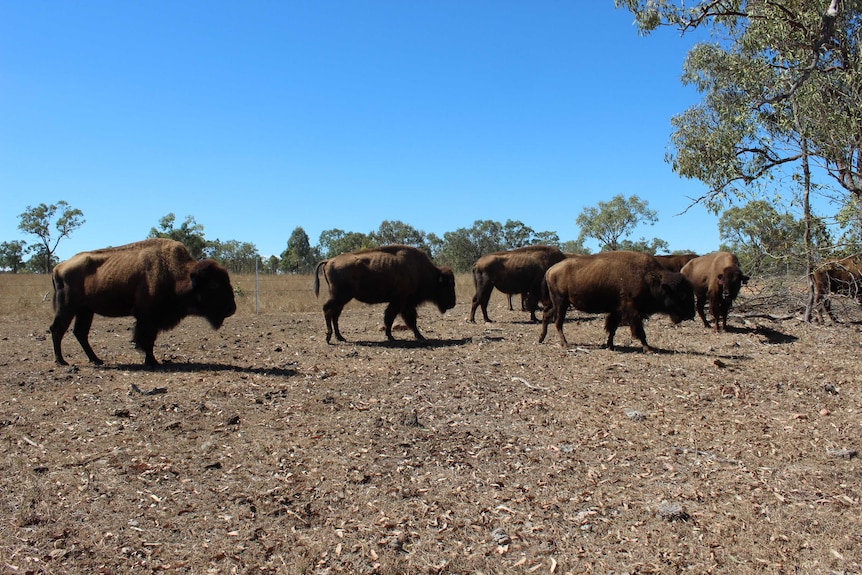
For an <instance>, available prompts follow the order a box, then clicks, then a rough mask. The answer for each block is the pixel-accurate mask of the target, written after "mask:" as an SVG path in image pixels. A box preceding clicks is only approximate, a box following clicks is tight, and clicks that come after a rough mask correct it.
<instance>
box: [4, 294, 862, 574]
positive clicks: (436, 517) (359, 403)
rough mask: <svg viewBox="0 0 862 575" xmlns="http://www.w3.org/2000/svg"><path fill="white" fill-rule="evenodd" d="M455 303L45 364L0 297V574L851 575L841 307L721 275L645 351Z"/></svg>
mask: <svg viewBox="0 0 862 575" xmlns="http://www.w3.org/2000/svg"><path fill="white" fill-rule="evenodd" d="M309 285H310V283H309ZM244 291H245V292H246V293H249V290H248V289H245V290H244ZM470 295H471V294H470V293H467V294H466V296H465V295H464V294H463V293H462V292H461V291H460V290H459V304H458V306H457V307H456V308H455V309H454V310H451V311H450V312H448V313H447V314H446V315H442V316H441V315H440V314H439V313H437V311H436V310H435V309H433V308H431V307H423V308H420V310H419V329H420V330H421V331H422V332H423V333H424V335H425V336H426V337H427V338H428V342H427V343H426V344H425V345H421V344H418V343H416V342H414V341H412V338H411V335H410V334H409V332H405V331H397V332H396V337H399V338H402V341H399V342H398V343H396V344H389V343H386V342H385V341H384V336H383V334H382V332H381V331H380V325H381V323H382V315H383V308H382V306H363V305H351V306H350V307H348V309H346V310H345V312H344V314H343V316H342V321H341V327H342V331H343V333H344V335H345V337H347V338H348V339H349V340H350V341H349V343H339V344H336V345H327V344H326V343H325V340H324V322H323V314H322V312H320V311H319V307H318V308H315V311H295V312H285V313H281V312H280V313H270V312H265V313H261V314H259V315H255V314H254V313H253V312H249V311H248V307H249V306H248V305H242V306H240V312H239V313H238V314H237V315H236V316H234V317H232V318H228V320H227V321H226V322H225V325H224V327H223V328H222V330H220V331H218V332H214V331H212V330H210V329H209V328H208V327H207V325H206V324H205V322H203V321H201V320H198V319H194V318H190V319H187V320H186V321H184V322H183V323H181V324H180V326H179V327H178V328H177V329H175V330H173V331H170V332H167V333H164V334H162V335H161V336H160V337H159V339H158V340H157V342H156V355H157V357H159V358H160V359H161V360H162V361H164V365H163V366H162V367H161V368H160V369H158V370H155V371H145V370H143V369H141V367H140V363H141V362H142V356H141V354H139V353H138V352H137V351H135V350H134V349H133V348H132V346H131V344H130V343H129V340H130V337H131V327H132V324H131V320H130V319H118V320H110V319H106V318H97V319H96V321H95V322H94V326H93V332H92V336H91V341H92V343H93V347H94V349H95V350H96V353H97V354H99V355H100V356H101V357H102V358H103V359H104V360H105V362H106V364H105V366H102V367H94V366H90V365H89V364H87V362H86V358H85V356H84V354H83V352H82V351H81V349H80V347H79V346H78V344H77V342H76V341H75V340H74V337H73V336H72V334H71V333H69V334H68V335H67V337H66V339H65V340H64V351H65V355H66V359H67V360H68V361H69V362H70V363H71V364H73V365H72V366H70V367H64V368H60V367H57V366H55V365H54V363H53V358H52V353H51V343H50V337H48V334H47V326H48V324H49V323H50V309H49V308H50V304H47V303H42V304H28V306H27V309H25V310H24V312H21V313H14V312H11V311H10V310H9V309H4V310H2V314H0V349H2V353H0V385H2V391H3V392H2V395H0V450H2V457H0V488H2V492H0V521H2V527H0V572H8V573H154V572H172V573H207V572H211V573H319V574H325V573H445V574H448V573H459V574H460V573H486V574H487V573H584V572H586V573H682V572H690V573H797V572H798V573H860V572H862V504H860V499H862V468H860V458H859V457H858V456H857V450H858V449H859V448H860V436H862V434H860V431H862V386H860V382H862V375H860V344H862V329H860V325H862V324H860V317H859V316H860V314H859V310H858V309H857V308H855V307H853V306H846V307H845V308H839V309H842V311H843V312H844V314H845V317H846V318H847V320H846V321H845V322H844V323H841V324H838V325H831V324H826V325H816V324H815V325H809V324H805V323H803V322H802V321H800V319H799V318H798V317H797V315H798V314H797V313H795V310H794V309H793V308H792V306H791V307H790V308H789V309H783V310H777V309H769V310H766V311H764V310H763V309H761V308H757V307H756V306H755V303H756V301H758V298H757V297H756V294H754V293H753V292H752V291H751V290H744V291H743V293H742V294H741V296H740V299H739V300H738V302H737V306H736V309H735V310H734V312H733V313H732V314H731V318H730V322H729V323H730V325H731V327H732V329H731V331H729V332H728V333H719V334H716V333H713V332H711V331H709V330H706V329H705V328H704V327H703V326H702V325H701V324H700V322H699V321H690V322H686V323H683V324H680V325H676V326H674V325H671V324H670V322H669V321H668V320H667V319H666V318H664V317H660V316H656V317H653V318H652V319H650V320H649V321H648V322H647V323H646V331H647V337H648V340H649V342H650V344H651V345H653V346H654V347H656V348H658V349H659V350H661V351H660V352H659V353H656V354H649V355H647V354H643V353H641V351H640V344H639V343H638V342H637V341H632V340H631V338H630V336H629V333H628V329H627V328H622V329H621V330H620V331H619V332H618V334H617V344H618V345H619V346H620V348H621V349H620V350H618V351H608V350H605V349H602V348H601V347H600V344H601V343H602V342H603V341H604V340H605V336H604V332H603V318H602V317H599V316H585V315H584V316H579V315H574V314H570V318H569V321H568V323H567V324H566V327H565V329H566V335H567V337H568V339H569V341H570V343H571V347H570V348H569V349H567V350H564V349H562V348H561V347H560V346H559V345H558V343H557V340H556V334H555V332H554V330H553V327H551V332H550V333H549V336H548V338H547V340H546V342H545V343H544V344H537V343H536V339H537V337H538V332H539V326H538V325H536V324H531V323H529V322H528V321H526V320H527V314H525V313H523V312H519V311H516V312H510V311H508V310H506V308H505V299H504V298H503V297H502V296H500V295H499V294H495V296H494V297H493V298H492V305H491V310H490V311H491V317H492V318H494V319H495V320H497V321H496V322H495V323H491V324H484V323H482V322H478V323H476V324H470V323H468V322H466V321H465V318H466V316H467V315H468V312H469V297H470ZM34 297H35V296H34ZM24 299H25V300H27V301H30V300H29V299H27V298H24ZM320 303H322V302H317V304H315V305H319V304H320ZM7 307H8V305H7ZM16 309H17V308H16Z"/></svg>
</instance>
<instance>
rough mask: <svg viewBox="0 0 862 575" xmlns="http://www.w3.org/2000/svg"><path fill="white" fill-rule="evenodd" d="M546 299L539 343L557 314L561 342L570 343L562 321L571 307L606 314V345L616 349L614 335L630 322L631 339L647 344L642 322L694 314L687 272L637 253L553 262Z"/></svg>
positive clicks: (675, 319)
mask: <svg viewBox="0 0 862 575" xmlns="http://www.w3.org/2000/svg"><path fill="white" fill-rule="evenodd" d="M542 289H543V299H544V300H545V303H546V308H545V312H544V315H543V317H542V331H541V334H540V335H539V342H542V341H544V339H545V335H547V332H548V323H549V321H550V320H551V318H554V322H555V326H556V328H557V333H558V334H559V337H560V345H562V346H563V347H566V346H568V341H567V340H566V336H565V335H564V334H563V322H564V321H565V319H566V311H567V310H568V308H569V306H573V307H574V308H575V309H578V310H580V311H583V312H586V313H607V314H608V316H607V319H606V320H605V330H606V331H607V333H608V339H607V344H606V346H607V347H608V349H614V335H615V334H616V330H617V328H618V327H619V326H620V325H621V324H628V325H629V326H630V328H631V333H632V337H634V338H636V339H638V340H640V342H641V345H642V346H643V351H644V352H650V351H652V348H651V347H650V346H649V345H648V344H647V341H646V332H645V331H644V326H643V320H644V318H647V317H649V316H650V315H652V314H654V313H666V314H668V315H669V316H670V318H671V320H672V321H673V322H674V323H679V322H680V321H683V320H686V319H691V318H693V317H694V293H693V291H692V287H691V284H690V283H689V282H688V280H687V279H686V278H685V277H684V276H682V274H679V273H675V272H669V271H667V270H665V269H663V268H662V267H661V265H660V264H659V263H658V262H657V261H656V260H655V258H653V257H652V256H650V255H647V254H641V253H636V252H622V251H621V252H605V253H600V254H595V255H591V256H570V257H569V258H568V259H565V260H563V261H562V262H560V263H558V264H555V265H554V266H552V267H551V268H550V269H549V270H548V271H547V273H546V274H545V282H544V284H543V286H542Z"/></svg>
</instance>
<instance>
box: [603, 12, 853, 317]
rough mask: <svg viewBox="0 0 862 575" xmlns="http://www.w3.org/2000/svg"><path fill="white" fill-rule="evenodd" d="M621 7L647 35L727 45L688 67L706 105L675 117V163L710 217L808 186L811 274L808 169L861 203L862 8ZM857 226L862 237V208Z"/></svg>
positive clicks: (699, 50)
mask: <svg viewBox="0 0 862 575" xmlns="http://www.w3.org/2000/svg"><path fill="white" fill-rule="evenodd" d="M615 3H616V5H617V6H624V7H626V8H627V9H629V10H630V11H632V12H633V13H634V14H635V16H636V20H637V23H638V27H639V30H640V31H641V32H642V33H644V34H647V33H649V32H651V31H653V30H655V29H656V28H658V27H660V26H672V27H676V28H677V29H679V30H680V31H682V32H683V33H687V32H690V31H692V30H695V29H698V28H706V29H709V30H711V31H712V32H713V33H714V35H715V37H716V38H719V41H715V42H712V43H700V44H698V45H696V46H695V47H694V48H693V49H692V50H691V51H690V52H689V55H688V57H687V59H686V62H685V65H684V74H683V81H684V82H685V83H689V84H693V85H695V86H696V87H697V89H698V90H699V91H700V92H701V93H702V94H703V95H704V99H703V101H702V102H701V103H700V104H698V105H696V106H694V107H693V108H691V109H689V110H687V111H685V112H684V113H682V114H681V115H679V116H676V117H675V118H674V119H673V120H672V124H673V127H674V133H673V135H672V138H671V142H672V146H671V147H672V151H671V152H670V153H669V155H668V160H669V161H670V162H671V163H672V165H673V169H674V170H675V171H676V172H677V173H679V174H680V175H682V176H685V177H690V178H696V179H699V180H701V181H703V182H704V183H705V184H707V186H708V188H709V190H708V192H707V193H706V194H705V195H704V196H703V197H701V198H698V199H696V200H695V201H696V202H700V203H703V204H704V205H706V207H707V208H708V209H710V210H711V211H713V212H714V213H718V212H719V211H720V210H721V209H722V207H724V206H725V205H727V204H728V203H731V202H732V201H734V200H737V199H750V198H751V197H753V196H752V195H750V194H752V192H755V191H757V189H758V187H764V186H770V185H775V184H774V181H775V180H776V179H778V178H779V177H781V176H782V175H785V176H790V177H792V178H793V181H795V182H798V183H799V185H800V186H801V189H802V203H803V206H804V219H805V223H806V226H807V228H806V232H805V237H806V240H807V244H806V261H807V266H808V271H809V274H808V275H809V277H810V275H811V274H810V272H811V266H812V260H813V259H814V257H815V256H814V254H813V252H814V246H813V243H812V241H813V239H812V238H813V236H812V234H813V230H812V225H813V223H814V222H813V221H812V215H811V212H810V202H809V197H810V194H811V192H812V191H813V190H815V185H814V183H813V179H812V175H811V168H812V166H813V167H814V168H815V169H817V168H819V172H818V173H822V174H824V175H825V176H826V178H825V179H826V180H827V181H831V182H833V184H834V185H837V186H838V188H839V189H841V190H843V193H844V196H843V198H842V199H843V201H842V202H841V203H843V204H845V205H855V206H857V207H860V206H862V202H860V201H859V200H860V198H862V65H860V64H862V61H860V46H862V44H860V34H862V18H860V16H862V1H860V0H841V1H839V0H823V1H819V2H818V1H812V0H784V1H782V2H761V1H752V0H724V1H716V0H700V1H695V2H684V1H683V0H615ZM856 226H857V227H858V228H859V229H860V230H862V210H857V212H856ZM809 286H810V288H811V289H810V291H811V290H813V284H811V283H810V282H809ZM809 299H810V298H809ZM807 315H808V314H807Z"/></svg>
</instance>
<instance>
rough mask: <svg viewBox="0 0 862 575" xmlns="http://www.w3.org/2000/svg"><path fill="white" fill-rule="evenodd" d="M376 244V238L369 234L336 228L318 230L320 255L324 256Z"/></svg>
mask: <svg viewBox="0 0 862 575" xmlns="http://www.w3.org/2000/svg"><path fill="white" fill-rule="evenodd" d="M378 245H379V244H378V243H377V240H375V239H374V238H373V237H371V235H369V234H363V233H361V232H346V231H344V230H341V229H338V228H332V229H330V230H323V231H322V232H320V240H319V241H318V246H319V248H320V251H321V255H322V257H325V258H331V257H334V256H337V255H339V254H345V253H347V252H353V251H356V250H361V249H364V248H374V247H377V246H378Z"/></svg>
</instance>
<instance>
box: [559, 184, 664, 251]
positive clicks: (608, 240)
mask: <svg viewBox="0 0 862 575" xmlns="http://www.w3.org/2000/svg"><path fill="white" fill-rule="evenodd" d="M657 221H658V216H657V214H656V211H655V210H651V209H650V208H649V202H647V201H646V200H642V199H640V198H639V197H638V196H629V197H628V198H626V197H625V196H623V195H622V194H618V195H616V196H614V197H613V198H611V200H610V201H608V202H599V203H598V204H597V205H595V206H588V207H586V208H584V209H583V210H582V211H581V213H580V214H578V217H577V218H576V219H575V223H576V224H578V227H579V228H580V230H581V231H580V235H579V236H578V242H579V243H581V244H583V242H584V240H585V239H587V238H592V239H595V240H598V242H599V243H600V244H601V249H602V250H609V251H614V250H619V249H622V240H623V239H624V238H625V237H626V236H628V235H629V234H630V233H631V232H632V231H634V229H635V228H636V227H637V226H638V225H640V224H649V225H652V224H654V223H655V222H657ZM659 241H660V240H659ZM627 245H628V244H627Z"/></svg>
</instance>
